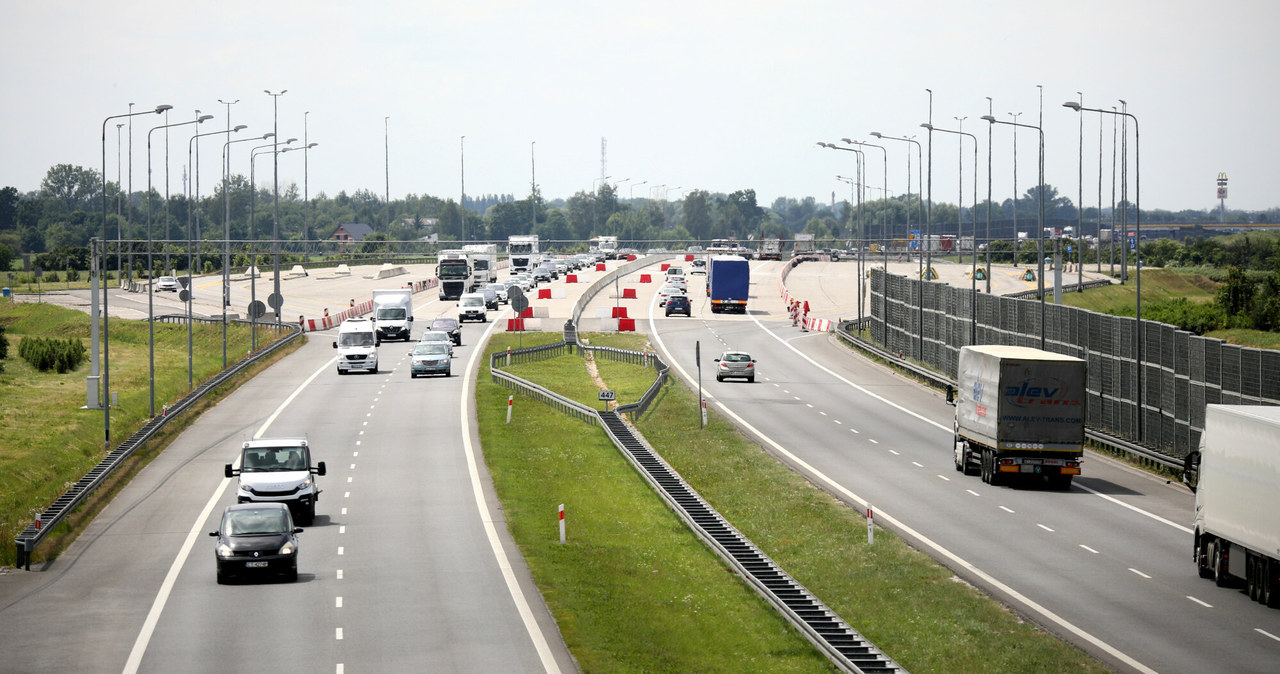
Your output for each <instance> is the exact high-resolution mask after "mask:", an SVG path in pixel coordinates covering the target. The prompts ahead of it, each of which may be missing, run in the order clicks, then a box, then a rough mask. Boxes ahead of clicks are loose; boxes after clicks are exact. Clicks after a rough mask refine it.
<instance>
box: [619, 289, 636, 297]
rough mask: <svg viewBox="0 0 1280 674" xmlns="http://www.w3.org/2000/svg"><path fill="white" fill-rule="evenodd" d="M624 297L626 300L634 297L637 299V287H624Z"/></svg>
mask: <svg viewBox="0 0 1280 674" xmlns="http://www.w3.org/2000/svg"><path fill="white" fill-rule="evenodd" d="M622 299H624V300H634V299H636V289H635V288H623V289H622Z"/></svg>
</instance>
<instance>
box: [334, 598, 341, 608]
mask: <svg viewBox="0 0 1280 674" xmlns="http://www.w3.org/2000/svg"><path fill="white" fill-rule="evenodd" d="M333 607H334V608H342V597H334V598H333Z"/></svg>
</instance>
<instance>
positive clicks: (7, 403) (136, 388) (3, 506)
mask: <svg viewBox="0 0 1280 674" xmlns="http://www.w3.org/2000/svg"><path fill="white" fill-rule="evenodd" d="M0 323H2V324H3V325H4V326H5V330H6V336H7V337H8V339H9V357H8V358H6V359H5V361H4V372H3V373H0V563H3V564H12V563H13V562H14V554H15V552H14V547H13V545H12V544H11V542H12V541H13V539H14V537H15V536H17V534H18V533H20V532H21V531H22V530H23V529H24V528H26V526H27V524H29V523H30V522H31V521H32V519H33V518H34V516H35V514H36V513H37V512H39V511H41V510H43V509H44V508H46V507H48V505H49V504H50V503H52V502H53V500H54V499H55V498H57V497H58V496H60V495H61V494H62V493H63V492H65V491H66V489H67V487H68V486H69V485H70V484H72V483H74V482H75V481H76V480H78V479H80V478H81V477H82V476H83V475H84V474H85V473H87V472H88V471H89V469H91V468H92V467H93V466H95V465H97V463H98V462H99V461H101V460H102V457H103V456H105V455H106V452H107V449H106V446H105V443H104V439H105V436H104V434H103V429H102V422H103V412H102V411H101V410H84V409H80V408H81V407H82V406H83V405H84V404H85V377H86V376H87V375H88V374H89V372H90V364H89V363H88V362H87V361H86V363H85V364H84V365H82V366H81V367H80V368H78V369H76V370H74V371H72V372H69V373H66V374H61V375H60V374H56V373H52V372H50V373H41V372H38V371H36V370H35V368H33V367H31V365H29V364H28V363H27V362H26V361H23V360H22V359H21V358H19V357H18V355H17V354H18V343H19V341H20V340H21V339H22V338H23V337H27V336H40V337H78V338H80V339H83V340H84V341H85V343H86V347H88V346H89V345H88V341H89V327H90V326H89V317H88V315H86V314H85V313H84V312H81V311H75V310H71V309H64V308H61V307H57V306H54V305H49V304H30V303H14V302H13V301H12V300H0ZM109 329H110V340H111V342H110V343H111V388H112V390H114V391H117V392H118V394H119V405H118V406H117V407H115V408H114V409H113V410H112V413H111V443H110V445H111V448H112V449H114V448H115V447H116V446H117V445H119V444H120V443H121V442H123V441H124V440H125V439H126V438H128V437H129V436H130V435H132V434H133V433H134V432H136V431H137V430H138V428H140V427H141V426H142V424H144V423H145V422H146V420H147V419H148V418H149V417H150V405H149V381H148V358H147V352H148V336H147V325H146V322H145V321H124V320H112V321H111V323H110V328H109ZM273 334H274V333H273V332H272V331H267V330H259V334H258V338H259V344H260V345H261V344H262V343H264V342H265V341H267V340H269V339H271V338H272V336H273ZM155 335H156V350H155V362H156V410H157V412H159V411H160V410H161V407H162V405H163V404H165V403H172V402H174V401H176V400H177V399H179V398H181V397H182V396H183V395H185V394H186V393H187V391H188V388H187V329H186V326H185V325H168V324H156V329H155ZM227 338H228V354H227V356H228V360H229V361H231V362H234V361H235V360H238V359H239V358H240V357H242V356H243V355H244V354H245V353H246V351H247V350H248V348H249V341H250V337H249V331H248V328H241V327H238V326H235V325H232V326H230V327H229V328H228V330H227ZM193 353H194V358H193V369H194V373H195V374H194V377H195V381H196V382H197V383H199V382H201V381H203V380H205V379H207V378H209V377H210V376H212V375H214V374H216V373H217V372H218V371H220V370H221V369H222V328H221V326H219V325H211V326H205V325H199V324H197V325H196V326H195V328H194V332H193ZM51 419H56V420H58V422H57V423H50V421H49V420H51ZM170 425H175V424H174V423H173V422H171V423H170ZM133 469H136V468H133ZM89 511H90V512H87V513H79V514H78V515H77V517H78V518H84V517H87V516H91V515H92V512H94V511H93V509H92V508H90V509H89ZM62 526H63V530H62V531H61V532H56V533H58V534H59V535H58V536H55V537H53V538H59V539H61V540H59V541H51V540H49V539H46V542H45V543H43V544H42V545H41V546H40V547H39V548H37V550H36V555H35V560H34V561H39V560H41V559H44V558H47V557H50V556H54V555H56V554H57V551H58V549H59V547H60V545H62V544H64V543H65V542H69V540H71V539H73V538H74V535H75V531H74V529H75V527H68V526H66V525H65V524H64V525H62ZM63 533H65V534H66V535H65V536H62V535H61V534H63Z"/></svg>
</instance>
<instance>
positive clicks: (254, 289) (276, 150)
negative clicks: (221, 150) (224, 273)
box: [249, 132, 298, 351]
mask: <svg viewBox="0 0 1280 674" xmlns="http://www.w3.org/2000/svg"><path fill="white" fill-rule="evenodd" d="M297 140H298V139H297V138H290V139H289V140H287V141H285V143H284V144H285V145H290V144H292V143H293V142H295V141H297ZM279 141H280V138H279V137H278V136H276V135H275V133H274V132H272V134H271V143H270V144H268V145H262V146H259V147H255V148H252V149H251V150H249V185H250V187H251V188H252V190H251V192H250V195H249V324H250V330H249V332H250V344H249V348H250V349H252V350H253V351H257V350H258V314H257V311H256V308H257V307H256V305H257V303H258V254H257V249H256V247H255V243H256V242H257V232H256V231H255V230H254V220H255V216H256V215H257V210H258V206H257V201H258V187H257V181H256V175H255V170H254V169H255V166H256V165H255V163H254V160H255V159H257V158H258V157H259V156H260V155H264V154H268V152H266V151H265V150H266V149H267V148H271V151H270V153H269V154H271V156H272V158H273V159H275V158H277V157H278V156H279V154H280V142H279ZM259 150H263V152H259ZM277 280H279V279H277ZM268 299H270V298H268ZM278 320H279V318H278V317H277V321H278Z"/></svg>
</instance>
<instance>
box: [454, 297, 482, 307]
mask: <svg viewBox="0 0 1280 674" xmlns="http://www.w3.org/2000/svg"><path fill="white" fill-rule="evenodd" d="M459 304H461V305H462V306H464V307H478V306H480V305H482V304H484V298H483V297H464V298H462V301H461V302H459Z"/></svg>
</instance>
